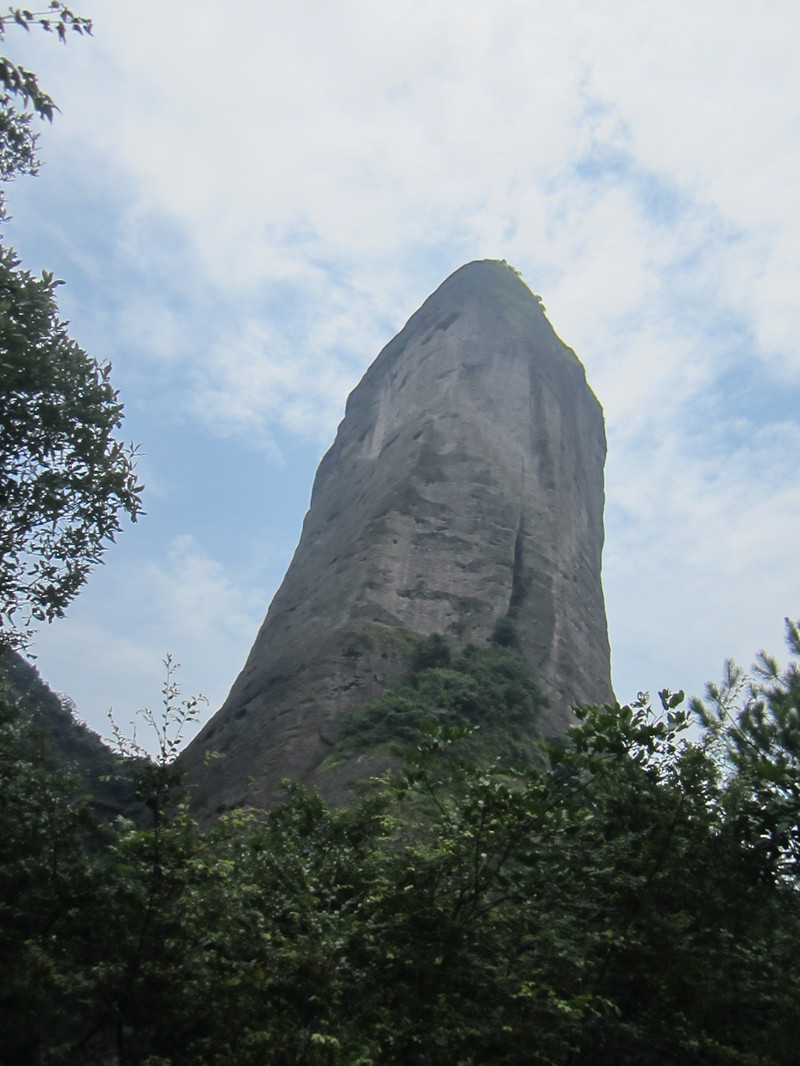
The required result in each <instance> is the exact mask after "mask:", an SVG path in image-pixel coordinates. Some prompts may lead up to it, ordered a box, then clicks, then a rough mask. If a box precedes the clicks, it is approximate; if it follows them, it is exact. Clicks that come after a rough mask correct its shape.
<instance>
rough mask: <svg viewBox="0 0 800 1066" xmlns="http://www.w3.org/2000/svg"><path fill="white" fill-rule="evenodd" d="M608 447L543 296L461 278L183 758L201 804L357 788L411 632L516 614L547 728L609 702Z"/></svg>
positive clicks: (497, 275) (403, 666) (344, 457)
mask: <svg viewBox="0 0 800 1066" xmlns="http://www.w3.org/2000/svg"><path fill="white" fill-rule="evenodd" d="M605 454H606V441H605V432H604V426H603V416H602V411H601V408H600V405H599V404H598V402H597V400H596V399H595V397H594V395H593V394H592V392H591V391H590V389H589V387H588V386H587V384H586V378H585V374H584V370H583V367H582V366H581V364H580V362H579V361H578V359H577V358H576V356H575V354H574V352H572V351H571V349H569V348H567V347H566V346H565V345H564V344H563V343H562V342H561V341H560V340H559V338H558V337H557V336H556V334H555V333H554V332H553V329H552V327H551V326H550V323H549V322H548V321H547V319H546V317H545V315H544V310H543V308H542V306H541V303H540V301H539V299H538V297H536V296H534V295H533V294H532V293H531V291H530V290H529V289H528V288H527V287H526V286H525V284H524V283H523V282H522V281H521V280H520V279H519V277H518V275H517V273H516V272H515V271H514V270H512V269H511V268H510V267H508V266H507V265H506V264H505V263H499V262H494V261H483V262H475V263H470V264H468V265H467V266H464V267H462V268H461V269H460V270H458V271H456V272H455V273H454V274H453V275H451V276H450V277H449V278H448V279H447V280H446V281H445V282H444V283H443V284H442V285H441V286H440V287H439V289H437V291H436V292H435V293H434V294H433V295H432V296H431V297H429V299H428V300H427V301H426V302H425V303H424V304H423V306H422V307H421V308H420V309H419V311H417V312H416V314H414V315H413V316H412V317H411V319H410V320H409V321H408V323H407V324H406V326H405V327H404V329H403V330H402V331H401V332H400V333H399V334H398V335H397V336H396V337H395V338H394V340H392V341H391V342H390V343H389V344H388V345H387V346H386V347H385V348H384V349H383V351H382V352H381V353H380V355H379V356H378V358H377V359H376V360H375V362H374V363H373V365H372V366H371V367H370V369H369V370H368V371H367V373H366V374H365V376H364V378H363V379H362V381H361V382H360V384H359V385H358V387H357V388H356V389H355V390H354V391H353V393H352V394H351V395H350V397H349V399H348V402H347V408H346V413H345V417H344V420H343V421H342V423H341V424H340V426H339V430H338V433H337V436H336V440H335V441H334V443H333V446H332V447H331V449H330V451H328V453H327V454H326V455H325V457H324V458H323V460H322V462H321V464H320V467H319V470H318V472H317V476H316V480H315V482H314V489H313V493H312V498H311V506H310V509H309V511H308V514H307V515H306V518H305V522H304V525H303V531H302V536H301V538H300V543H299V544H298V547H297V550H296V552H295V555H294V558H293V560H292V563H291V565H290V567H289V569H288V571H287V573H286V577H285V579H284V582H283V584H282V585H281V587H280V589H279V590H278V592H277V594H276V595H275V598H274V600H273V602H272V604H271V606H270V609H269V613H268V615H267V618H266V620H265V622H264V624H263V625H262V627H261V630H260V632H259V634H258V637H257V638H256V641H255V644H254V645H253V648H252V650H251V652H250V655H249V657H248V659H247V662H246V664H245V666H244V669H243V670H242V672H241V674H240V675H239V677H238V679H237V680H236V683H235V684H234V686H233V688H232V690H231V693H230V695H229V697H228V699H227V700H226V702H225V704H224V706H223V707H222V709H221V710H220V711H219V712H218V713H217V715H216V716H215V717H214V718H213V719H212V720H211V722H209V724H208V725H207V726H206V728H205V729H204V730H203V731H202V732H201V733H200V735H199V736H198V737H197V738H196V740H195V741H194V742H193V744H192V745H191V746H190V748H189V749H188V750H187V752H186V753H185V756H184V762H185V764H186V766H187V768H188V769H189V772H190V778H191V779H192V780H193V782H194V784H195V787H196V789H197V795H198V800H199V803H200V806H201V809H204V810H205V811H206V812H207V813H212V812H213V811H221V810H223V809H225V808H227V807H230V806H235V805H239V804H241V803H248V804H257V805H258V804H269V803H272V802H274V801H275V800H276V799H277V798H278V797H279V796H280V795H281V790H280V780H281V779H282V778H285V777H293V778H297V779H300V780H303V781H306V782H310V783H315V784H319V785H320V787H321V788H322V789H323V792H327V793H328V794H329V795H331V796H332V797H333V798H341V793H342V789H343V788H344V787H345V786H346V784H347V783H348V781H351V780H353V779H356V778H361V779H363V778H365V777H367V776H369V774H370V773H371V772H373V771H374V770H375V769H377V768H379V766H378V763H377V762H375V759H374V758H370V757H365V758H364V759H362V761H361V762H357V763H355V764H353V765H349V766H347V767H345V768H341V767H340V768H339V769H338V770H337V771H334V772H332V773H321V774H320V773H319V772H318V768H319V766H320V763H321V762H322V761H323V760H324V758H325V756H326V754H327V753H328V751H329V749H330V745H331V743H332V741H333V739H334V738H335V736H336V731H337V727H338V724H339V722H340V721H341V719H342V716H343V715H346V714H347V713H348V712H349V711H351V710H353V709H354V708H356V707H358V706H361V705H362V704H363V703H364V702H366V701H367V700H369V699H372V698H374V697H375V696H376V695H378V694H379V693H380V692H381V691H382V690H383V689H384V688H385V687H386V686H388V685H390V684H393V683H395V682H397V681H399V680H401V679H402V678H403V676H404V675H405V673H406V671H407V669H408V665H409V661H410V655H411V652H412V651H413V647H414V637H415V635H419V634H429V633H432V632H441V633H443V634H445V635H446V636H447V637H448V638H450V640H451V641H452V643H453V644H454V645H455V646H456V647H459V648H460V647H463V646H464V645H466V644H468V643H478V644H481V643H484V642H485V641H486V640H487V639H488V638H489V637H490V635H491V633H492V631H493V628H494V625H495V622H496V621H497V619H498V618H499V617H500V616H502V615H503V614H505V613H506V612H508V611H509V609H511V610H512V613H513V614H514V615H515V618H516V621H517V626H518V632H519V637H520V644H521V647H522V648H523V650H524V651H526V652H527V653H528V654H529V655H530V657H531V659H532V661H533V663H534V664H535V666H536V668H537V670H538V672H539V676H540V678H541V681H542V683H543V686H544V688H545V690H546V691H547V693H548V695H549V699H550V708H549V711H548V716H547V720H546V721H545V723H544V731H545V732H546V733H550V734H557V733H560V732H563V730H564V729H565V728H566V726H567V725H568V724H569V722H570V707H571V706H573V705H575V704H576V703H585V702H590V701H591V702H596V701H605V700H608V699H611V698H612V691H611V682H610V666H609V647H608V637H607V629H606V618H605V607H604V602H603V593H602V586H601V579H600V570H601V552H602V546H603V501H604V493H603V464H604V460H605ZM206 750H215V751H217V752H218V753H219V756H218V758H217V759H215V760H213V761H212V762H211V763H210V764H209V766H208V767H205V768H203V767H202V761H201V757H202V755H203V753H204V752H205V751H206ZM248 782H249V783H248Z"/></svg>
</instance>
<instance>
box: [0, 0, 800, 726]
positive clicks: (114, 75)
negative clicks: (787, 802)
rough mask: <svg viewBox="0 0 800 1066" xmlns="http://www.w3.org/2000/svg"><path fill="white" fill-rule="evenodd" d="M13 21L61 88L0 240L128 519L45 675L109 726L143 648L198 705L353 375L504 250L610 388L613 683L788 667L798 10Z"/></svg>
mask: <svg viewBox="0 0 800 1066" xmlns="http://www.w3.org/2000/svg"><path fill="white" fill-rule="evenodd" d="M76 10H77V11H79V12H80V13H82V14H86V15H89V16H91V17H92V18H93V19H94V21H95V28H94V39H91V40H88V39H81V38H78V37H75V38H74V39H72V40H70V42H69V44H68V46H67V47H62V46H59V45H58V43H57V42H56V41H55V40H54V39H52V38H50V37H47V36H46V35H44V34H41V33H32V34H31V35H30V37H29V38H28V37H26V36H25V34H24V32H23V31H16V30H15V29H10V30H9V31H8V34H7V38H6V41H5V53H6V54H8V55H10V56H11V57H12V58H15V59H17V60H18V61H21V62H23V63H24V64H27V65H29V66H30V67H32V68H33V69H34V70H36V71H37V73H38V74H39V76H40V82H41V84H42V86H43V87H44V88H45V89H47V90H48V91H49V92H50V93H51V94H52V95H53V97H54V98H55V100H56V102H57V104H58V105H59V106H60V108H61V114H60V115H59V116H58V117H57V119H56V122H55V123H54V125H53V127H52V128H47V129H43V130H42V138H41V154H42V157H43V159H44V161H45V165H44V167H43V168H42V171H41V173H40V175H39V177H38V178H36V179H31V178H24V179H19V180H18V181H17V183H16V184H15V185H14V187H13V188H11V189H10V190H9V194H8V201H9V207H10V211H11V214H12V215H13V216H14V217H13V221H12V222H11V223H10V224H9V225H8V227H7V228H6V240H8V241H9V242H10V243H11V244H12V245H13V246H14V247H16V249H17V251H18V252H19V253H20V254H21V255H22V257H23V260H24V263H25V265H26V266H27V267H29V268H30V269H33V270H36V271H38V270H40V269H41V268H42V267H46V268H48V269H51V270H53V271H54V272H55V274H56V276H57V277H60V278H62V279H63V280H64V281H65V285H64V287H63V288H62V289H61V290H59V291H60V305H61V309H62V312H63V315H64V316H65V317H66V318H68V319H69V320H70V322H71V331H72V334H73V336H74V337H75V339H77V340H78V341H79V342H80V343H81V344H82V346H83V347H85V348H86V349H87V350H88V351H89V352H91V353H92V354H93V355H95V356H97V357H100V358H103V359H109V360H110V361H111V362H112V364H113V367H114V375H113V376H114V382H115V385H116V387H117V388H119V390H120V393H121V398H122V399H123V400H124V402H125V405H126V412H127V420H126V426H125V434H126V436H127V437H128V438H131V439H133V440H136V441H138V442H140V443H141V447H142V458H141V462H140V472H141V476H142V479H143V480H144V482H145V483H146V485H147V490H146V493H145V498H144V500H145V508H146V510H147V512H148V514H147V516H146V517H145V518H143V519H142V520H141V521H140V522H139V523H138V524H137V525H136V526H132V527H130V528H127V529H126V530H125V532H124V533H123V534H122V535H121V536H120V538H119V539H118V542H117V544H116V545H114V546H112V547H111V548H110V549H109V551H108V553H107V556H106V565H105V566H103V567H101V568H100V569H98V570H97V571H95V573H94V574H93V575H92V577H91V578H90V581H89V584H88V585H87V587H86V589H85V590H84V592H83V593H82V594H81V596H80V598H79V599H78V600H77V601H76V603H75V604H74V606H73V607H72V608H71V609H70V611H69V614H68V617H67V618H66V619H65V620H63V621H61V622H58V623H56V624H54V625H52V626H50V627H47V628H46V629H44V630H43V631H41V632H40V635H39V637H38V641H37V646H36V649H35V650H36V652H37V654H38V660H37V665H38V668H39V670H40V673H41V674H42V676H43V677H44V678H45V679H46V680H48V681H49V682H50V683H51V685H52V686H53V687H54V688H55V689H56V690H59V691H62V692H65V693H68V694H69V695H71V696H72V697H73V698H74V699H75V701H76V702H77V704H78V708H79V712H80V714H81V715H82V717H84V718H85V719H86V720H87V721H88V723H89V724H90V725H91V726H92V727H93V728H95V729H97V730H98V731H99V732H101V733H103V734H104V735H107V734H108V728H107V724H106V719H105V715H106V712H107V710H108V708H109V706H113V707H114V711H115V715H116V717H117V718H118V719H119V720H120V721H121V722H123V723H124V722H127V721H128V719H129V718H130V717H131V715H132V713H133V712H134V711H135V710H136V708H137V707H141V706H143V705H148V706H151V707H155V706H157V705H158V702H159V698H160V697H159V691H160V684H161V680H162V667H161V660H162V659H163V657H164V656H165V654H166V653H167V652H170V653H172V655H173V656H174V657H175V658H176V659H177V660H178V661H179V662H181V663H182V664H183V670H182V683H183V686H184V689H185V691H186V693H187V694H189V693H195V692H203V693H205V694H206V695H207V696H208V697H209V700H210V707H209V711H208V713H211V711H213V710H215V709H216V708H217V707H218V706H219V704H220V703H221V702H222V700H223V699H224V697H225V695H226V694H227V691H228V689H229V687H230V685H231V684H232V682H233V680H234V678H235V676H236V674H237V673H238V671H239V669H240V668H241V667H242V666H243V664H244V661H245V658H246V656H247V653H248V651H249V648H250V645H251V644H252V642H253V640H254V638H255V635H256V632H257V629H258V626H259V625H260V623H261V621H262V619H263V617H264V615H265V613H266V610H267V607H268V605H269V601H270V599H271V597H272V594H273V593H274V591H275V589H276V588H277V586H278V584H279V583H280V581H281V578H282V576H283V573H284V571H285V569H286V566H287V565H288V562H289V560H290V558H291V554H292V552H293V550H294V547H295V544H296V542H297V539H298V536H299V533H300V527H301V523H302V519H303V515H304V513H305V510H306V508H307V505H308V499H309V495H310V490H311V483H312V479H313V475H314V471H315V469H316V466H317V464H318V462H319V459H320V458H321V456H322V454H323V453H324V451H325V450H326V449H327V447H328V446H329V445H330V443H331V442H332V440H333V436H334V433H335V429H336V425H337V423H338V421H339V420H340V419H341V417H342V414H343V411H344V402H345V398H346V396H347V394H348V392H349V391H350V390H351V389H352V388H353V386H354V385H355V384H356V383H357V381H358V380H359V378H360V377H361V375H362V374H363V373H364V371H365V370H366V369H367V367H368V366H369V364H370V363H371V362H372V360H373V359H374V358H375V356H376V355H377V354H378V351H379V350H380V349H381V347H383V345H384V344H386V343H387V342H388V341H389V340H390V339H391V337H392V336H393V335H394V334H395V333H396V332H397V331H398V330H399V329H400V328H401V327H402V325H403V324H404V322H405V321H406V319H407V318H408V317H409V316H410V315H411V314H412V312H413V311H414V310H415V309H416V308H417V307H418V306H419V305H420V304H421V303H422V301H423V300H424V299H425V298H426V297H427V296H428V295H429V293H430V292H431V291H432V290H433V289H435V288H436V287H437V286H438V285H439V283H440V282H441V281H442V280H443V279H444V278H445V277H446V276H447V275H448V274H450V273H451V272H452V271H453V270H455V269H456V268H458V267H459V266H461V265H462V264H463V263H465V262H468V261H469V260H472V259H477V258H484V257H490V258H498V259H507V260H508V261H509V263H511V264H512V265H513V266H514V267H516V268H517V269H518V270H520V271H521V272H522V275H523V277H524V279H525V281H526V282H527V283H528V284H529V285H530V287H531V288H532V289H533V290H534V291H535V292H537V293H539V294H541V296H542V298H543V300H544V303H545V306H546V307H547V312H548V316H549V318H550V320H551V322H552V324H553V326H554V328H555V330H556V332H557V333H558V334H559V336H560V337H561V338H562V339H563V340H564V341H565V342H566V343H567V344H569V345H570V346H571V347H573V348H574V349H575V350H576V352H577V354H578V356H579V358H580V359H581V360H582V362H583V363H584V365H585V367H586V372H587V377H588V380H589V383H590V385H591V386H592V388H593V389H594V391H595V393H596V394H597V396H598V398H599V400H600V402H601V403H602V405H603V408H604V410H605V417H606V430H607V435H608V444H609V454H608V461H607V465H606V501H607V502H606V546H605V552H604V564H603V581H604V587H605V593H606V602H607V610H608V620H609V632H610V639H611V647H612V669H613V679H614V685H615V689H616V692H617V695H618V697H619V698H620V699H621V700H623V701H625V700H629V699H631V698H633V697H634V696H635V695H636V693H637V691H638V690H640V689H650V690H651V691H653V692H655V690H657V689H658V688H660V687H662V686H665V685H666V686H671V687H673V688H679V687H685V688H686V689H687V690H688V691H690V692H692V693H699V692H701V691H702V688H703V685H704V683H705V681H706V680H708V679H716V678H718V677H719V675H720V672H721V669H722V662H723V659H724V658H725V657H726V656H728V655H732V656H734V657H735V658H737V659H738V660H740V661H741V662H742V663H743V664H744V665H747V664H749V663H750V662H751V661H752V658H753V656H754V654H755V653H756V652H757V651H758V650H759V649H760V648H761V647H765V646H766V647H767V648H768V649H769V650H771V651H773V652H776V653H778V654H779V655H781V656H783V654H784V650H785V649H784V644H783V618H784V616H785V615H787V614H788V615H791V616H794V617H797V616H798V615H800V568H799V567H798V559H797V555H798V541H799V540H800V478H799V477H798V473H797V465H798V455H799V454H800V342H799V341H798V338H800V298H799V297H800V210H798V206H797V197H798V190H800V64H799V63H798V61H797V56H798V50H799V49H800V5H799V4H798V3H797V0H770V2H769V3H768V4H755V3H753V2H752V0H724V2H723V0H720V2H716V0H668V2H659V0H648V2H645V0H640V2H637V0H605V2H604V3H603V4H598V3H596V2H591V0H559V2H558V3H553V2H552V0H550V2H547V3H543V2H538V0H492V2H491V3H489V2H488V0H458V2H449V0H381V2H378V0H371V2H368V0H337V2H336V3H332V2H324V0H315V2H310V0H294V2H293V3H292V4H284V3H281V4H279V3H276V2H272V0H230V2H229V3H227V4H224V5H221V4H219V3H210V2H208V0H191V2H189V0H169V2H168V3H164V2H163V0H159V2H156V0H137V2H135V3H134V2H127V3H120V2H118V0H113V2H112V0H108V2H105V3H104V2H102V0H87V2H85V3H82V4H78V3H77V2H76Z"/></svg>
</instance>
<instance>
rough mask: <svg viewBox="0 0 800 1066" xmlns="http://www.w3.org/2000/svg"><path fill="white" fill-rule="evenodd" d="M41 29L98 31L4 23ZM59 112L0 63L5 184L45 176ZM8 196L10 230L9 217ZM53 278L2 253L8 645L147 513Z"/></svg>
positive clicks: (1, 426) (0, 415) (2, 590)
mask: <svg viewBox="0 0 800 1066" xmlns="http://www.w3.org/2000/svg"><path fill="white" fill-rule="evenodd" d="M7 23H12V24H14V25H18V26H21V27H23V28H25V29H26V30H27V29H28V28H29V26H31V25H34V24H35V25H39V26H41V27H42V28H43V29H44V30H47V31H52V32H55V33H56V34H57V35H58V37H59V38H60V39H61V40H62V41H63V40H65V39H66V35H67V30H68V29H71V30H74V31H77V32H78V33H88V32H90V31H91V23H90V22H89V20H87V19H83V18H81V17H79V16H75V15H73V14H72V12H71V11H70V10H69V9H68V8H67V7H65V6H64V5H63V4H60V3H53V4H51V6H50V9H49V10H48V11H45V12H30V11H23V10H20V9H15V8H12V9H10V11H9V13H8V14H7V15H3V16H0V39H2V38H3V36H4V33H5V29H6V25H7ZM54 110H55V105H54V104H53V101H52V100H51V99H50V97H49V96H48V95H47V94H46V93H44V92H43V91H42V90H41V89H40V87H39V84H38V81H37V79H36V76H35V75H34V74H32V73H31V72H30V71H27V70H24V69H23V68H22V67H19V66H17V65H16V64H15V63H13V62H11V61H10V60H8V59H5V58H0V182H4V183H5V182H9V181H11V180H12V179H13V178H14V177H16V176H17V175H18V174H35V173H36V171H37V169H38V165H39V160H38V157H37V154H36V134H35V133H34V132H33V121H34V118H36V117H37V116H38V118H40V119H48V120H52V117H53V112H54ZM5 217H6V216H5V199H4V196H3V194H2V190H1V189H0V221H2V220H3V219H4V218H5ZM59 284H60V283H59V282H58V281H56V280H54V278H53V275H52V274H50V273H48V272H47V271H43V272H42V276H41V278H34V277H33V276H32V275H31V274H30V273H29V272H28V271H26V270H23V269H21V267H20V262H19V259H18V257H17V256H16V255H15V253H14V251H13V250H12V249H10V248H7V247H4V246H3V245H2V244H0V648H2V647H3V646H12V647H13V646H17V647H21V646H24V645H25V644H26V643H27V640H28V639H29V635H30V625H31V622H32V621H33V622H38V621H44V620H47V621H52V620H53V619H54V618H57V617H60V616H62V615H63V614H64V611H65V609H66V607H67V606H68V605H69V603H71V601H72V600H73V599H74V597H75V596H76V595H77V593H78V591H79V590H80V588H81V586H82V585H83V583H84V582H85V580H86V577H87V575H88V573H89V571H90V570H91V568H92V567H93V566H94V565H95V564H96V563H98V562H99V561H100V559H101V557H102V555H103V553H104V551H105V549H106V547H107V546H108V543H109V542H111V541H113V540H114V537H115V535H116V533H117V532H119V530H120V529H121V517H122V516H123V515H124V514H127V515H128V516H129V517H130V518H131V519H132V520H135V519H136V517H137V515H138V514H140V513H141V497H140V493H141V486H140V485H139V484H138V483H137V479H136V474H135V455H136V449H135V447H133V446H132V445H126V444H124V443H122V442H121V441H120V440H118V439H117V437H116V436H115V433H116V431H117V430H118V429H119V427H120V425H121V423H122V410H123V408H122V404H121V403H120V402H119V400H118V394H117V392H116V391H115V390H114V388H113V387H112V384H111V380H110V371H111V368H110V365H109V364H107V363H100V362H98V361H97V360H96V359H95V358H93V357H92V356H89V355H87V353H86V352H85V351H84V350H83V349H82V348H80V347H79V346H78V344H76V343H75V341H73V340H72V339H71V338H70V337H69V335H68V333H67V328H66V325H67V324H66V323H64V322H62V321H61V320H60V319H59V316H58V307H57V304H56V300H55V290H56V287H57V286H58V285H59Z"/></svg>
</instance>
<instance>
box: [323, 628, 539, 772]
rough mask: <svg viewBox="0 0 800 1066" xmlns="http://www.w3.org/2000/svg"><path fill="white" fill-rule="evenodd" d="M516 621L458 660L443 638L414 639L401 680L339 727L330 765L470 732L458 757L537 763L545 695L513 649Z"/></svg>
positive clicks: (395, 751) (530, 668)
mask: <svg viewBox="0 0 800 1066" xmlns="http://www.w3.org/2000/svg"><path fill="white" fill-rule="evenodd" d="M514 634H515V630H514V624H513V621H512V620H511V619H509V618H503V619H501V620H500V621H499V622H498V624H497V627H496V630H495V639H494V640H493V642H492V643H491V644H490V645H489V647H486V648H477V647H475V646H474V645H470V646H469V647H467V648H466V649H465V650H464V652H463V653H462V654H461V655H458V656H456V655H455V654H454V653H453V651H452V649H451V647H450V645H449V644H448V643H447V641H446V640H445V638H444V637H443V636H441V634H438V633H434V634H432V635H431V636H429V637H426V638H423V639H422V640H420V641H419V643H418V645H417V648H416V651H415V654H414V665H413V670H412V672H411V674H410V676H409V678H408V680H407V681H406V682H404V683H403V684H401V685H399V686H397V687H395V688H392V689H389V690H388V691H386V692H384V693H382V694H381V695H380V696H379V697H378V698H377V699H375V700H373V701H372V702H371V703H369V704H368V705H367V706H366V707H363V708H361V709H359V710H357V711H353V712H352V713H351V714H349V715H348V716H347V717H346V718H345V719H344V720H343V722H342V725H341V727H340V729H339V734H338V736H337V738H336V743H335V745H334V748H333V751H332V752H331V755H330V756H329V757H328V759H327V760H326V764H327V765H332V764H335V763H336V762H339V761H341V760H343V759H346V758H348V757H350V756H352V755H355V754H358V753H359V752H362V751H364V750H367V749H370V748H387V749H388V750H390V751H391V752H393V753H402V752H403V751H404V749H405V748H407V747H408V746H409V745H414V744H416V743H418V742H419V739H420V736H421V732H422V731H423V730H430V728H431V727H436V728H444V727H447V728H453V727H456V728H457V727H470V728H471V729H473V730H474V732H472V734H471V735H469V736H466V735H465V736H464V737H463V738H462V740H461V742H460V744H459V754H460V755H464V756H467V755H468V756H469V757H471V758H478V759H482V760H484V761H485V760H489V759H492V758H500V759H502V761H503V762H504V763H505V764H511V765H513V764H520V765H530V764H532V763H536V762H539V761H541V758H542V738H541V736H540V733H539V730H538V721H537V720H538V716H539V712H540V710H541V708H542V707H544V706H545V705H546V698H545V696H544V694H543V692H542V690H541V688H540V686H539V684H538V682H537V681H536V677H535V675H534V671H533V668H532V667H531V664H530V661H529V660H528V658H527V657H526V656H525V655H524V654H523V653H522V652H521V651H519V650H518V649H517V648H516V647H514V646H513V645H514Z"/></svg>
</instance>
